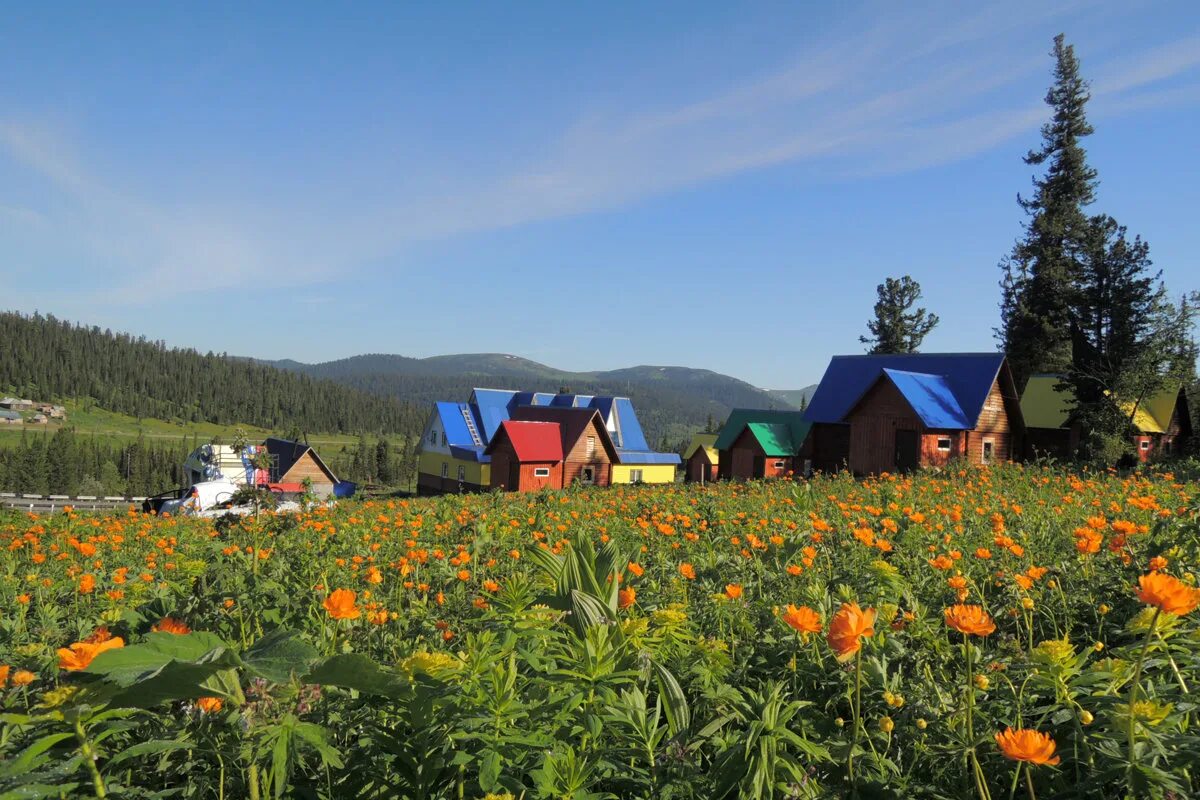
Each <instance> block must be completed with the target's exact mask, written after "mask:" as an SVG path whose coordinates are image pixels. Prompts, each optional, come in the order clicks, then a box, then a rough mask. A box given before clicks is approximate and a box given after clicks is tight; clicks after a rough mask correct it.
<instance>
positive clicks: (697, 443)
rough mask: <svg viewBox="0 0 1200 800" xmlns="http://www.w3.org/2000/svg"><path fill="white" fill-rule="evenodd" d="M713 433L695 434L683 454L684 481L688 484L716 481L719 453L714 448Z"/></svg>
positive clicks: (715, 436)
mask: <svg viewBox="0 0 1200 800" xmlns="http://www.w3.org/2000/svg"><path fill="white" fill-rule="evenodd" d="M717 435H718V434H715V433H697V434H696V435H695V436H693V437H692V442H691V444H689V445H688V449H687V450H686V451H685V452H684V454H683V463H684V465H685V471H684V474H683V476H684V480H686V481H687V482H689V483H711V482H712V481H715V480H716V479H717V467H718V466H719V465H720V463H721V451H720V450H718V449H717V448H716V444H717Z"/></svg>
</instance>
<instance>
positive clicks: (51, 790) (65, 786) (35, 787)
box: [0, 782, 79, 800]
mask: <svg viewBox="0 0 1200 800" xmlns="http://www.w3.org/2000/svg"><path fill="white" fill-rule="evenodd" d="M77 788H79V783H77V782H76V783H56V784H49V783H27V784H25V785H24V786H21V787H19V788H16V789H10V790H8V791H7V792H4V793H2V794H0V800H41V799H42V798H44V797H67V796H69V795H70V794H71V792H73V791H75V789H77Z"/></svg>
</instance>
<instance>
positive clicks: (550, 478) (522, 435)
mask: <svg viewBox="0 0 1200 800" xmlns="http://www.w3.org/2000/svg"><path fill="white" fill-rule="evenodd" d="M486 452H487V454H488V455H489V456H490V457H491V486H492V488H494V489H504V490H507V491H519V492H526V491H537V490H538V489H544V488H554V489H561V488H564V487H567V486H571V485H572V484H575V483H579V484H584V485H589V486H609V485H610V484H611V483H612V476H613V466H614V465H615V464H617V463H619V455H618V453H617V449H616V447H615V446H614V445H613V441H612V437H611V436H610V435H609V433H608V429H607V428H606V427H605V425H604V420H603V418H602V417H601V416H600V413H599V412H598V411H596V410H595V409H592V408H571V407H566V406H564V407H556V406H521V407H519V408H516V409H513V411H512V419H510V420H505V421H504V422H502V423H501V424H500V427H499V429H498V430H497V431H496V436H494V437H493V439H492V442H491V444H489V445H488V448H487V451H486Z"/></svg>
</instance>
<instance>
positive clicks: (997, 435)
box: [967, 381, 1013, 464]
mask: <svg viewBox="0 0 1200 800" xmlns="http://www.w3.org/2000/svg"><path fill="white" fill-rule="evenodd" d="M968 440H969V443H968V446H967V460H968V461H969V462H970V463H972V464H982V463H983V443H984V442H985V441H991V442H992V463H997V462H1000V461H1011V460H1012V458H1013V447H1012V444H1013V435H1012V425H1011V424H1010V422H1009V419H1008V406H1007V404H1006V403H1005V402H1004V395H1003V394H1002V393H1001V391H1000V382H999V381H996V382H994V383H992V389H991V391H990V392H988V396H987V400H986V401H985V402H984V404H983V411H981V412H980V413H979V420H978V421H977V422H976V423H975V429H974V430H973V431H971V432H970V436H969V437H968Z"/></svg>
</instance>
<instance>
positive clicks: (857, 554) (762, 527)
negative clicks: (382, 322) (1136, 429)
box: [0, 466, 1200, 800]
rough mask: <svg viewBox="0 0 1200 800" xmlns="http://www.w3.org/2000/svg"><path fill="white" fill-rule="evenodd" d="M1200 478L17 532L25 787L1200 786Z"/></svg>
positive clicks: (1054, 476) (979, 790) (980, 789)
mask: <svg viewBox="0 0 1200 800" xmlns="http://www.w3.org/2000/svg"><path fill="white" fill-rule="evenodd" d="M1196 497H1197V484H1196V483H1194V482H1190V481H1184V480H1181V479H1178V478H1177V477H1176V476H1175V475H1173V474H1171V473H1170V472H1167V471H1165V470H1158V471H1149V472H1143V473H1140V474H1137V475H1132V476H1129V475H1118V474H1116V473H1111V472H1107V473H1106V472H1098V473H1089V472H1086V471H1081V472H1071V471H1067V470H1063V469H1054V468H1049V467H1047V468H1042V467H1021V466H1005V467H997V468H992V469H969V470H967V469H964V470H961V471H953V470H952V471H944V472H940V473H921V474H917V475H912V476H883V477H881V478H878V479H872V480H869V481H865V482H856V481H854V480H851V479H849V478H845V477H829V478H819V479H815V480H813V481H811V482H805V481H792V480H778V481H768V482H752V483H747V484H719V485H712V486H707V487H698V486H683V485H677V486H665V487H636V486H632V487H621V488H610V489H591V490H588V489H579V490H571V491H566V492H555V493H545V494H538V495H473V496H461V497H446V498H439V499H420V500H406V501H400V500H398V501H390V502H389V501H366V502H364V501H359V502H347V503H343V504H341V505H339V506H337V507H336V508H334V509H325V508H319V509H314V510H312V511H310V512H308V513H305V514H303V515H295V516H284V515H279V516H276V515H271V514H266V515H263V516H262V517H260V518H258V519H253V518H248V519H244V520H241V521H218V522H215V523H214V522H211V521H199V520H191V519H170V518H152V517H146V516H142V515H141V514H138V513H136V512H134V511H132V510H131V511H130V512H129V513H122V514H116V515H111V516H89V515H81V514H75V513H73V512H72V513H63V514H58V515H55V516H52V517H35V516H29V515H15V514H9V515H8V516H2V517H0V545H3V547H2V549H0V553H2V555H0V603H2V604H3V608H4V609H5V612H4V614H3V617H2V621H0V665H3V666H2V667H0V676H2V679H3V680H2V685H3V689H0V704H2V706H3V711H4V713H3V716H2V717H0V798H10V797H11V798H17V797H21V798H34V797H61V796H71V797H75V796H79V797H88V796H95V797H139V798H140V797H167V796H170V797H184V798H225V797H230V798H235V797H251V798H256V799H257V798H265V797H311V798H335V797H338V798H342V797H375V798H393V797H405V798H489V800H497V798H555V799H558V798H563V799H565V798H571V799H573V800H590V799H592V798H597V799H598V798H685V797H688V798H722V797H750V798H766V797H776V798H783V797H829V796H847V797H852V796H857V797H897V798H899V797H922V798H925V797H928V798H967V797H980V798H996V800H999V798H1011V797H1016V796H1020V797H1031V798H1032V797H1043V798H1049V797H1056V798H1063V797H1070V798H1102V797H1163V798H1168V797H1190V796H1196V795H1197V793H1198V792H1200V775H1198V773H1197V769H1198V767H1200V764H1198V762H1200V739H1198V738H1197V735H1196V724H1197V719H1196V715H1197V709H1196V707H1195V703H1194V701H1193V696H1194V692H1195V691H1196V687H1197V685H1198V684H1200V629H1198V627H1197V617H1198V614H1197V613H1196V607H1197V605H1198V604H1200V591H1198V590H1197V589H1196V588H1195V586H1196V575H1195V574H1194V570H1195V569H1196V567H1197V560H1198V555H1200V537H1198V535H1197V531H1198V528H1197V522H1198V520H1197V510H1196Z"/></svg>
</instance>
